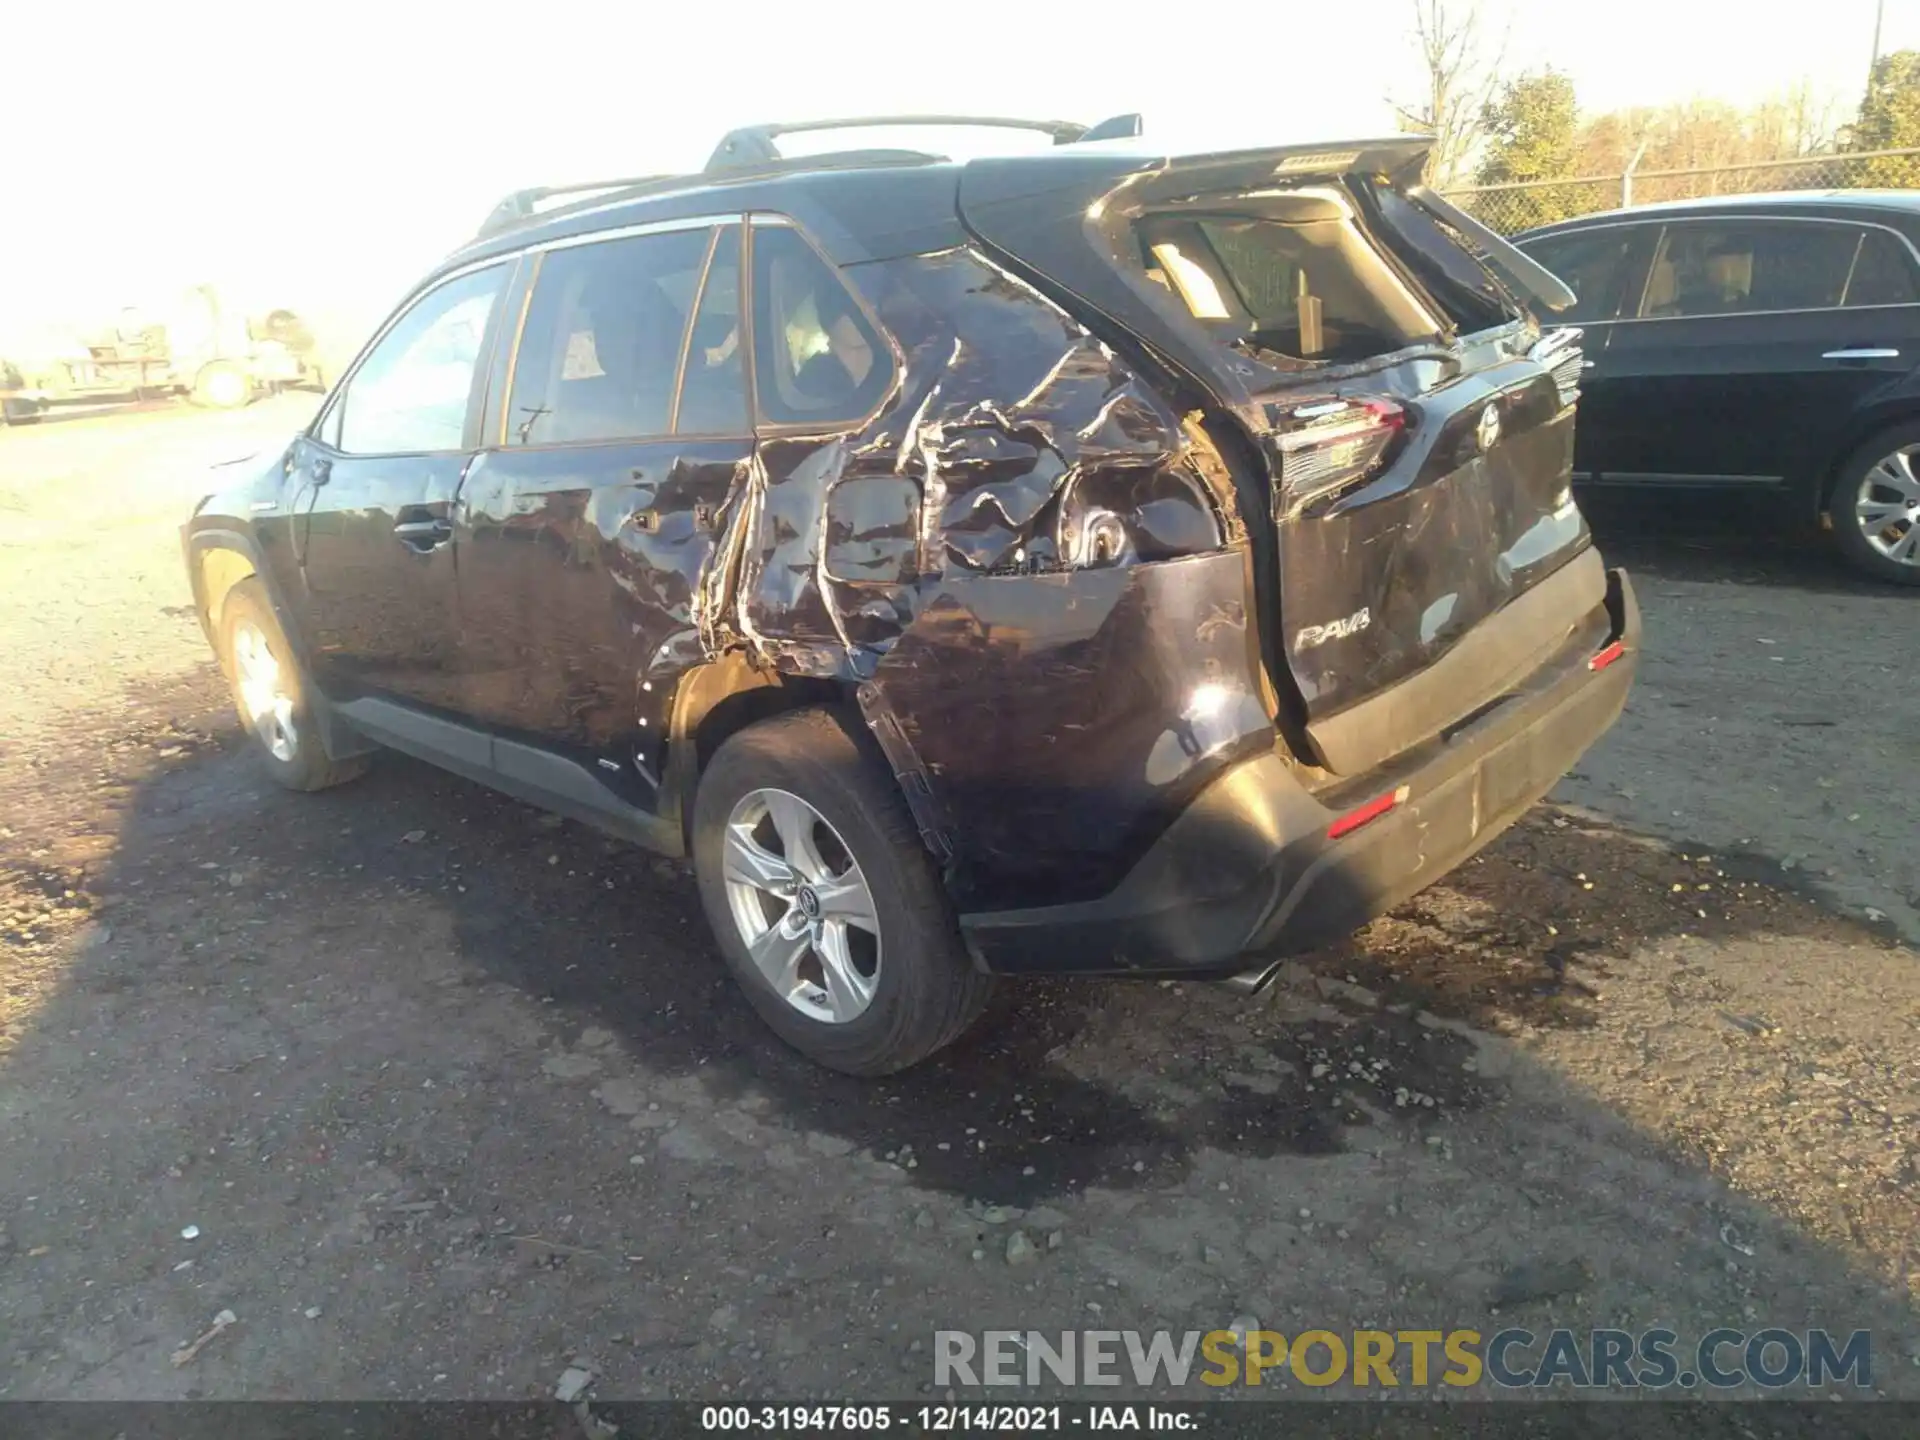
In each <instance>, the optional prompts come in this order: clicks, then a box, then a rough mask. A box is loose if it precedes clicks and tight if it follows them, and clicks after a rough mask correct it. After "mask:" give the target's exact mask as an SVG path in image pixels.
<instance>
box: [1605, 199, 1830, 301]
mask: <svg viewBox="0 0 1920 1440" xmlns="http://www.w3.org/2000/svg"><path fill="white" fill-rule="evenodd" d="M1860 234H1861V232H1860V231H1859V230H1857V229H1855V228H1854V227H1852V226H1849V225H1827V224H1821V223H1818V222H1812V221H1791V220H1703V221H1695V222H1691V223H1688V224H1684V225H1669V226H1667V228H1666V230H1665V232H1664V233H1663V234H1662V235H1661V237H1660V245H1659V248H1658V249H1657V250H1656V251H1655V252H1654V257H1653V268H1652V270H1651V271H1650V272H1649V273H1648V275H1647V286H1646V291H1645V293H1644V294H1643V295H1642V297H1641V301H1640V314H1641V316H1642V317H1644V318H1647V319H1661V318H1675V317H1681V316H1697V315H1742V314H1753V313H1758V312H1764V311H1770V310H1826V309H1831V308H1832V307H1834V306H1837V305H1838V304H1839V303H1840V299H1841V296H1842V295H1843V294H1844V293H1845V291H1846V287H1847V276H1848V274H1849V273H1850V272H1851V270H1852V268H1853V258H1854V251H1855V250H1856V249H1857V248H1858V247H1859V243H1860Z"/></svg>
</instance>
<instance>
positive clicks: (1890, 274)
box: [1846, 230, 1920, 306]
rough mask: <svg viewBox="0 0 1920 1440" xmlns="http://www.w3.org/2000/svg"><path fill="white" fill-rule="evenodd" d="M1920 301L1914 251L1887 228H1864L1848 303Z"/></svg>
mask: <svg viewBox="0 0 1920 1440" xmlns="http://www.w3.org/2000/svg"><path fill="white" fill-rule="evenodd" d="M1916 301H1920V287H1917V286H1916V285H1915V284H1914V273H1913V254H1912V252H1911V251H1909V250H1908V249H1907V247H1906V245H1905V244H1904V243H1903V242H1901V241H1900V240H1899V239H1897V238H1895V237H1894V236H1892V235H1889V234H1888V233H1887V232H1886V231H1884V230H1867V231H1863V232H1862V233H1861V236H1860V253H1859V254H1858V255H1857V256H1855V257H1854V261H1853V278H1852V279H1850V280H1848V281H1847V300H1846V303H1847V304H1848V306H1854V305H1912V304H1914V303H1915V302H1916Z"/></svg>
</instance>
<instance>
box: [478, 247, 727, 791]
mask: <svg viewBox="0 0 1920 1440" xmlns="http://www.w3.org/2000/svg"><path fill="white" fill-rule="evenodd" d="M741 236H742V231H741V226H740V225H739V224H738V223H732V222H715V221H701V222H698V223H695V224H692V225H674V226H669V227H666V228H662V229H659V230H656V231H653V232H650V233H643V234H637V235H636V234H627V235H622V236H620V237H618V238H612V239H596V240H593V241H591V242H589V243H584V244H579V243H576V244H565V245H561V246H558V247H555V248H553V249H550V250H548V251H547V252H545V253H544V254H541V255H540V256H539V257H538V268H537V269H536V271H535V273H534V276H533V282H532V289H531V291H530V295H529V300H528V304H527V307H526V315H525V319H524V321H523V322H522V323H521V324H520V327H519V335H518V340H517V344H515V346H514V360H513V366H512V374H511V378H510V380H509V381H508V382H507V383H506V385H505V386H503V393H504V395H505V403H504V405H497V406H496V407H494V409H495V413H494V414H493V415H491V416H490V417H489V422H488V423H489V434H488V437H487V438H488V442H489V443H488V444H487V445H486V446H485V448H484V449H483V450H482V452H481V454H480V455H479V456H478V458H477V459H476V460H475V462H474V465H473V467H472V469H471V471H470V473H469V474H468V476H467V479H466V482H465V484H464V485H463V486H462V487H461V490H460V494H459V503H458V505H457V506H456V507H455V510H454V514H453V531H452V533H453V547H454V553H455V555H456V556H457V559H458V565H459V576H460V578H459V608H460V617H461V630H462V655H461V671H462V676H461V682H462V686H463V696H462V701H461V707H460V708H461V709H462V710H464V711H465V712H467V713H468V714H469V715H471V716H473V717H474V718H476V719H478V720H480V721H482V722H483V723H485V724H487V725H488V726H490V727H492V728H494V729H496V730H499V731H505V732H511V733H517V734H521V735H525V736H527V737H528V738H529V739H531V740H533V741H535V742H537V743H539V744H541V745H543V746H545V747H546V748H549V749H552V750H556V751H560V752H564V753H568V754H569V755H571V756H573V757H574V758H577V759H582V760H585V761H588V762H589V763H593V764H595V765H597V766H598V767H599V768H601V769H604V770H605V771H606V772H608V773H609V774H617V775H621V776H631V777H634V778H637V779H638V780H639V781H640V782H641V787H642V788H641V789H640V790H639V791H637V792H635V794H634V796H633V798H635V799H638V800H641V801H642V802H645V801H647V800H648V799H649V798H650V797H651V795H652V793H653V791H654V788H655V782H656V781H657V779H658V777H659V770H658V763H659V759H660V746H661V743H662V742H663V740H664V737H665V732H666V722H667V718H668V716H669V714H670V707H671V704H672V699H673V685H674V681H675V680H676V678H677V677H678V675H679V673H680V672H681V670H683V669H684V668H685V667H686V666H687V665H689V664H691V663H693V662H695V661H697V660H698V659H699V658H700V656H701V654H702V650H701V645H700V630H699V627H700V622H701V618H702V617H701V603H702V602H701V597H700V595H699V593H698V585H699V580H700V577H701V576H702V575H703V574H704V573H705V572H706V570H707V568H708V564H709V560H710V558H711V556H712V553H713V549H714V545H715V543H716V537H717V534H718V530H719V519H720V516H721V512H722V507H723V506H724V505H725V503H726V501H727V499H728V496H729V495H730V494H731V493H732V492H733V491H734V490H735V488H736V487H737V486H739V485H740V484H741V483H742V482H743V480H744V477H745V474H746V470H747V466H748V464H749V462H750V461H751V459H752V455H753V433H752V427H751V424H750V420H749V414H748V405H747V387H746V378H745V377H746V344H747V341H746V337H745V335H744V333H743V330H742V310H741V294H742V287H741V275H740V269H741Z"/></svg>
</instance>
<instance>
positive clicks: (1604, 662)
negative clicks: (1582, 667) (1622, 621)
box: [1587, 640, 1627, 670]
mask: <svg viewBox="0 0 1920 1440" xmlns="http://www.w3.org/2000/svg"><path fill="white" fill-rule="evenodd" d="M1626 653H1627V647H1626V646H1625V645H1624V644H1622V643H1621V642H1620V641H1618V640H1616V641H1614V642H1613V643H1612V644H1611V645H1608V646H1607V647H1606V648H1604V649H1602V650H1599V651H1596V652H1595V653H1594V656H1593V658H1592V659H1591V660H1589V661H1587V669H1589V670H1604V669H1606V668H1607V666H1609V665H1611V664H1612V663H1613V662H1614V661H1616V660H1618V659H1619V658H1620V657H1621V656H1622V655H1624V654H1626Z"/></svg>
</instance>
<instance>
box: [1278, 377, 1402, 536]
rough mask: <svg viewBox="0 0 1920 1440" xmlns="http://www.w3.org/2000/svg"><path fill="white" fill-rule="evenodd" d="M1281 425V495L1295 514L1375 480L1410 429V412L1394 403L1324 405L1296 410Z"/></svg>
mask: <svg viewBox="0 0 1920 1440" xmlns="http://www.w3.org/2000/svg"><path fill="white" fill-rule="evenodd" d="M1282 423H1283V425H1284V426H1285V427H1286V428H1284V429H1282V430H1281V431H1280V433H1279V434H1278V435H1277V436H1275V440H1276V441H1277V443H1278V445H1279V448H1280V490H1281V493H1282V495H1283V496H1284V503H1285V506H1286V508H1287V509H1289V510H1295V509H1298V508H1299V507H1300V506H1302V505H1304V504H1306V503H1307V502H1308V501H1310V500H1312V499H1314V498H1315V497H1317V496H1320V495H1324V494H1326V493H1327V492H1328V491H1331V490H1338V489H1340V488H1342V487H1343V486H1347V485H1351V484H1353V483H1354V482H1355V481H1359V480H1365V479H1368V478H1369V477H1371V476H1372V475H1374V474H1376V473H1377V472H1378V471H1379V470H1380V469H1381V468H1382V466H1383V465H1384V464H1385V462H1386V458H1387V453H1388V451H1390V450H1391V449H1392V448H1393V444H1394V441H1396V440H1397V439H1399V438H1400V434H1401V432H1402V431H1403V430H1405V429H1406V428H1407V412H1406V411H1405V410H1404V409H1403V408H1402V407H1400V406H1399V405H1396V404H1395V403H1394V402H1393V401H1391V400H1322V401H1316V402H1314V403H1312V404H1308V405H1297V406H1295V407H1294V408H1293V409H1291V410H1289V411H1288V412H1287V413H1286V415H1285V416H1284V417H1283V420H1282Z"/></svg>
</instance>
